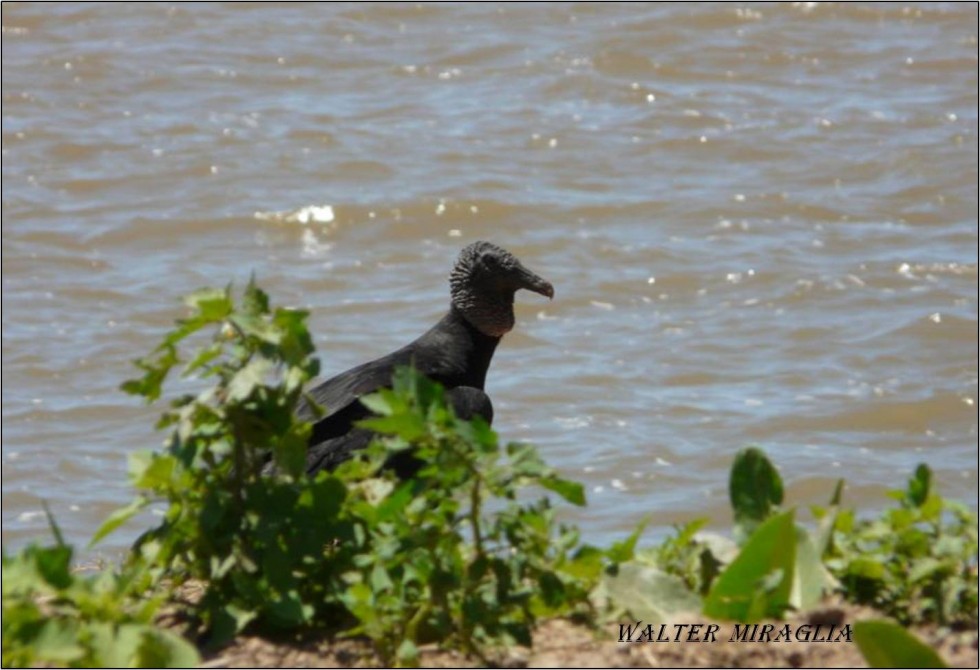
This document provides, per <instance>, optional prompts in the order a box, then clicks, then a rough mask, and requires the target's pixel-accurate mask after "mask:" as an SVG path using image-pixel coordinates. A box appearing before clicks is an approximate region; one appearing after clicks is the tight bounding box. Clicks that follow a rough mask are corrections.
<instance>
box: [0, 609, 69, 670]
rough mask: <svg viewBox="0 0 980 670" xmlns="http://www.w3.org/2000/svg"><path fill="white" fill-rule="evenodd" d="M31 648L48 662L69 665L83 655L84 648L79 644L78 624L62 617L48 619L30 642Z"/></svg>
mask: <svg viewBox="0 0 980 670" xmlns="http://www.w3.org/2000/svg"><path fill="white" fill-rule="evenodd" d="M4 646H6V640H4ZM32 646H33V647H34V648H35V649H36V651H37V653H38V655H39V656H40V657H41V658H43V659H45V660H46V661H48V662H55V663H71V662H73V661H76V660H78V659H81V658H82V657H83V656H84V655H85V650H84V648H83V647H82V646H81V645H80V644H79V639H78V622H77V621H73V620H68V619H65V618H63V617H58V618H54V619H48V620H47V621H46V622H45V623H44V624H43V625H42V626H41V630H40V631H39V632H38V635H37V637H36V638H34V640H33V641H32Z"/></svg>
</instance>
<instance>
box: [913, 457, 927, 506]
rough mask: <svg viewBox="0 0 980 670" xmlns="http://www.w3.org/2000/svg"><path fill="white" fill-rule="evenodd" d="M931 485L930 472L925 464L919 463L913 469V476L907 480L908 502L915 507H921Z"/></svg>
mask: <svg viewBox="0 0 980 670" xmlns="http://www.w3.org/2000/svg"><path fill="white" fill-rule="evenodd" d="M931 484H932V470H930V469H929V466H928V465H926V464H925V463H920V464H919V465H918V467H916V469H915V474H914V475H912V478H911V479H909V484H908V495H907V498H908V501H909V502H910V503H911V504H912V505H914V506H915V507H922V504H923V503H924V502H925V501H926V499H928V498H929V489H930V487H931Z"/></svg>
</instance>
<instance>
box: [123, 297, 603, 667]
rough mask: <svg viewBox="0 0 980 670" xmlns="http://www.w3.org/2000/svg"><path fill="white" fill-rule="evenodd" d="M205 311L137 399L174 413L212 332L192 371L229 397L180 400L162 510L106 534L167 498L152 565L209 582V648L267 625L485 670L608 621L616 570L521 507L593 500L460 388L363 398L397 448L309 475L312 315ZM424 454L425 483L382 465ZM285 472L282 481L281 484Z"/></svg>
mask: <svg viewBox="0 0 980 670" xmlns="http://www.w3.org/2000/svg"><path fill="white" fill-rule="evenodd" d="M188 304H189V305H190V307H191V308H192V309H193V310H194V313H193V314H192V316H191V317H190V318H189V319H186V320H184V321H182V322H181V323H180V324H179V327H178V329H177V330H176V331H174V333H171V334H170V335H169V336H167V338H166V339H165V340H164V342H163V344H162V345H161V346H160V347H159V349H158V350H157V352H156V353H155V354H154V355H153V356H151V357H150V358H148V359H144V360H142V361H140V362H139V365H140V367H141V368H142V369H143V370H144V375H143V377H142V378H140V379H137V380H133V381H131V382H127V383H126V384H125V385H124V388H125V389H126V390H127V391H130V392H132V393H136V394H138V395H140V396H142V397H144V398H146V399H148V400H153V399H155V398H157V397H158V396H159V395H160V394H161V390H162V389H161V387H162V385H163V383H164V381H165V380H166V378H167V376H168V373H169V372H170V370H171V369H172V368H174V367H175V366H178V365H180V364H181V363H182V360H183V357H182V356H181V352H180V347H179V345H180V344H181V342H182V341H183V340H184V339H185V338H187V337H189V336H191V335H193V334H194V333H196V332H198V331H201V330H202V329H210V330H213V331H214V333H215V335H214V337H213V339H212V341H211V342H210V343H209V344H208V346H207V347H206V348H204V349H203V351H202V352H201V353H199V354H197V355H196V356H194V357H192V358H191V360H190V363H189V364H187V365H186V366H185V368H184V374H185V375H186V374H195V375H198V376H200V377H202V378H205V379H211V380H213V381H214V386H212V387H210V388H208V389H206V390H204V391H203V392H201V393H199V394H197V395H194V396H190V395H189V396H183V397H180V398H178V399H177V400H176V401H174V402H173V403H172V405H171V408H170V409H169V410H168V411H167V412H166V413H165V414H164V417H163V419H162V420H161V424H160V425H161V426H164V427H169V428H170V429H171V434H170V438H169V442H168V445H167V449H166V451H165V452H164V453H156V454H150V455H142V456H140V457H138V458H137V459H136V461H135V467H134V468H133V470H134V477H135V479H134V482H135V484H136V486H137V488H139V489H140V490H142V491H143V492H144V493H145V495H143V496H142V497H141V498H140V499H138V500H137V502H136V503H135V504H134V505H132V506H130V507H129V508H127V510H125V511H124V512H123V513H121V514H120V515H119V516H117V517H114V518H113V519H112V520H111V521H110V522H109V525H108V526H107V530H109V529H111V527H112V526H114V525H115V524H117V523H118V522H119V521H121V520H122V519H124V518H125V517H126V516H128V515H130V514H132V513H135V512H136V511H137V510H138V509H140V508H141V507H142V506H143V505H145V504H147V503H148V502H149V501H151V500H161V499H162V500H164V501H166V502H167V503H168V506H167V511H166V513H165V516H164V519H163V522H162V523H161V524H160V526H158V527H157V528H154V529H152V530H150V531H149V532H147V533H146V534H144V535H143V536H142V538H141V539H140V540H139V542H138V546H137V553H136V555H137V556H138V559H139V561H140V562H142V563H144V564H145V565H147V566H149V567H150V568H151V569H153V570H155V571H156V576H157V579H158V580H159V579H161V578H165V579H166V581H167V583H169V584H171V585H173V586H179V585H180V584H181V583H183V582H185V581H187V580H190V579H194V580H198V581H200V583H201V584H202V585H203V587H204V595H203V597H202V598H201V600H200V601H199V602H198V603H197V604H196V605H195V606H194V608H193V610H192V614H194V615H195V616H196V617H198V618H199V620H200V622H201V624H202V626H203V628H204V630H205V631H206V632H207V635H208V638H209V640H210V641H212V642H221V641H224V640H226V639H228V638H229V637H230V636H231V635H233V634H235V633H237V632H238V631H240V630H241V629H242V628H243V627H244V626H245V625H247V624H249V623H251V622H254V624H255V625H257V626H260V627H265V628H280V629H293V628H298V627H304V626H310V625H323V624H329V625H330V626H332V627H333V628H335V629H339V630H343V631H345V632H346V634H348V635H366V636H367V637H369V638H370V639H371V640H372V641H373V642H374V643H375V645H376V648H377V651H378V653H379V654H380V656H381V658H382V659H383V660H384V661H385V662H393V661H398V662H402V663H411V662H414V661H415V659H416V658H417V648H418V643H419V642H420V641H424V640H433V639H440V640H441V641H442V642H443V643H444V644H446V645H449V646H454V647H456V648H459V649H462V650H464V651H466V652H467V653H470V654H475V655H477V656H480V655H482V654H483V651H484V649H486V648H489V647H493V646H498V645H506V644H512V643H515V642H521V643H525V644H527V643H529V642H530V631H531V627H532V625H533V623H534V621H535V620H536V618H537V617H539V616H542V615H545V614H553V615H554V614H573V613H576V612H582V613H588V612H589V611H590V605H589V601H588V594H589V591H590V589H591V587H592V585H593V583H594V582H595V581H597V580H598V578H599V574H600V571H601V570H602V568H603V567H604V565H605V563H604V561H608V556H609V555H608V554H606V553H603V552H599V551H598V550H595V549H593V548H590V547H583V546H580V544H579V538H578V534H577V533H576V532H575V531H574V530H572V529H569V528H565V527H563V526H560V525H558V524H557V523H556V521H555V518H554V511H553V510H552V507H551V502H550V500H549V499H548V498H547V497H541V498H540V499H539V500H537V501H535V502H530V503H523V502H518V496H519V493H520V492H521V490H522V489H523V488H524V487H526V486H528V485H536V486H538V487H541V488H543V489H546V490H549V491H552V492H554V493H556V494H558V495H559V496H560V497H562V498H564V499H565V500H567V501H569V502H571V503H574V504H577V505H583V504H584V503H585V497H584V494H583V491H582V487H581V485H579V484H576V483H572V482H569V481H567V480H564V479H562V478H560V477H559V476H558V475H557V474H556V473H555V472H554V471H553V470H552V469H550V468H548V467H546V466H545V464H544V463H543V462H542V461H541V459H540V458H539V457H538V455H537V453H536V452H535V450H534V449H533V448H532V447H530V446H528V445H519V444H509V445H507V446H506V447H503V448H502V447H501V445H500V444H499V443H498V440H497V435H496V433H494V432H493V431H492V430H491V429H490V427H489V426H488V425H487V424H486V423H485V422H484V421H483V420H482V419H479V418H477V419H475V420H473V421H464V420H461V419H459V418H457V417H456V416H454V414H453V411H452V409H451V408H450V406H449V405H448V403H447V402H446V399H445V396H444V392H443V389H442V388H441V387H439V386H438V385H436V384H434V383H433V382H430V381H428V380H427V379H425V378H423V377H420V376H418V375H417V374H415V373H413V372H412V371H411V370H408V369H405V370H401V371H399V373H398V374H397V375H396V378H395V380H394V388H393V389H391V390H384V391H382V392H380V393H379V394H375V395H373V396H370V397H367V398H364V399H363V402H365V404H367V405H368V406H369V407H370V408H371V409H372V410H373V411H374V412H375V413H376V414H377V416H376V417H375V418H373V419H369V420H366V421H364V422H363V423H362V426H363V427H367V428H370V429H372V430H374V431H376V432H377V433H379V434H380V435H383V436H386V437H385V439H383V440H378V441H376V443H375V444H374V445H373V446H372V448H370V449H367V450H365V451H364V452H363V453H361V454H359V456H358V458H356V459H354V460H352V461H350V462H348V463H345V464H344V465H342V466H341V467H340V468H338V470H337V471H336V472H333V473H327V472H321V473H319V474H318V475H317V476H315V477H307V476H305V475H304V474H303V466H304V464H305V460H304V452H305V445H306V440H307V437H308V435H309V426H308V424H306V423H304V422H301V421H299V420H298V419H296V417H295V413H294V409H295V406H296V404H297V402H298V401H299V399H300V397H301V394H302V389H303V387H304V385H305V383H306V382H307V381H308V380H309V379H310V377H311V376H312V375H314V374H315V373H316V371H317V365H316V362H315V360H314V359H313V358H312V353H313V347H312V344H311V341H310V337H309V334H308V333H307V331H306V327H305V317H306V314H305V313H304V312H300V311H294V310H283V309H276V310H273V309H271V308H270V307H269V301H268V298H267V296H266V295H265V294H264V293H263V292H262V291H261V290H260V289H258V288H257V287H256V286H255V284H254V282H253V283H250V284H249V286H248V287H247V288H246V289H245V293H244V297H243V300H242V301H241V305H240V306H237V307H236V305H235V304H234V301H233V299H232V296H231V293H230V291H228V290H225V291H218V292H215V291H205V292H201V293H197V294H195V295H193V296H191V298H190V299H189V301H188ZM408 449H410V450H411V451H412V457H413V458H414V459H416V460H417V461H419V462H420V463H421V464H422V467H421V468H420V470H419V471H418V473H417V474H416V475H415V476H414V477H413V478H412V479H411V480H409V481H405V482H400V481H397V480H396V479H395V478H394V475H393V474H392V473H390V472H388V471H387V470H385V469H384V467H383V466H384V463H385V462H386V461H387V460H388V459H389V458H390V457H391V455H392V454H393V453H396V452H400V451H404V450H408ZM270 457H271V458H273V459H275V461H276V463H277V465H278V466H279V467H278V470H279V473H276V474H263V467H264V465H265V463H266V461H267V460H268V458H270ZM491 499H496V500H497V501H498V502H497V504H496V505H495V506H494V509H495V511H494V512H492V513H488V512H487V501H488V500H491Z"/></svg>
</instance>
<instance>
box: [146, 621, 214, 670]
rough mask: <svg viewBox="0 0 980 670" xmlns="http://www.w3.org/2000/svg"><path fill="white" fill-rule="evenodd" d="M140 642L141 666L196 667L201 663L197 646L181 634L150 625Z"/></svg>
mask: <svg viewBox="0 0 980 670" xmlns="http://www.w3.org/2000/svg"><path fill="white" fill-rule="evenodd" d="M145 628H146V629H147V630H146V632H145V633H144V635H143V638H142V640H141V642H140V646H139V649H138V651H137V656H136V664H137V665H138V666H139V667H141V668H194V667H197V666H198V665H200V664H201V656H200V654H199V653H198V651H197V648H196V647H195V646H194V645H192V644H191V643H190V642H188V641H187V640H185V639H184V638H182V637H181V636H180V635H177V634H176V633H173V632H171V631H169V630H166V629H155V628H150V627H149V626H146V627H145Z"/></svg>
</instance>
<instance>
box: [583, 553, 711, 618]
mask: <svg viewBox="0 0 980 670" xmlns="http://www.w3.org/2000/svg"><path fill="white" fill-rule="evenodd" d="M600 594H601V595H605V596H606V597H607V598H608V599H610V600H612V602H613V603H615V604H616V605H618V606H619V607H621V608H622V609H624V610H627V611H628V612H629V613H630V614H631V615H632V616H634V617H636V618H638V619H642V620H643V623H644V624H655V625H656V624H660V623H667V622H669V621H670V620H671V615H673V614H677V613H679V612H698V611H700V609H701V599H700V598H699V597H698V596H697V594H694V593H692V592H691V591H690V589H688V588H687V585H686V584H685V583H684V581H683V580H682V579H681V578H680V577H676V576H674V575H670V574H667V573H666V572H663V571H662V570H660V569H659V568H655V567H653V566H651V565H644V564H640V563H637V562H635V561H631V562H629V563H621V564H620V565H619V566H618V569H617V570H616V572H615V574H612V575H610V574H606V575H603V577H602V586H601V590H600Z"/></svg>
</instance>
